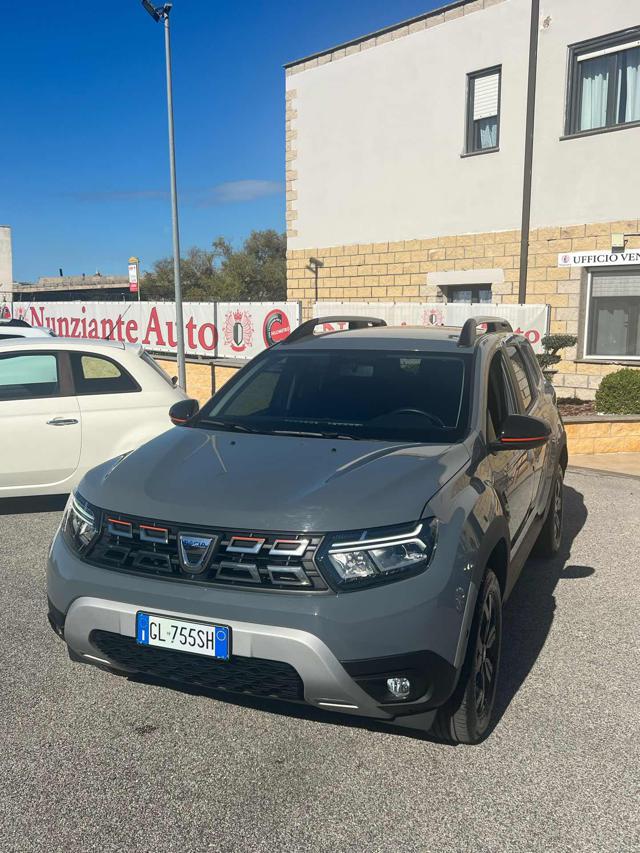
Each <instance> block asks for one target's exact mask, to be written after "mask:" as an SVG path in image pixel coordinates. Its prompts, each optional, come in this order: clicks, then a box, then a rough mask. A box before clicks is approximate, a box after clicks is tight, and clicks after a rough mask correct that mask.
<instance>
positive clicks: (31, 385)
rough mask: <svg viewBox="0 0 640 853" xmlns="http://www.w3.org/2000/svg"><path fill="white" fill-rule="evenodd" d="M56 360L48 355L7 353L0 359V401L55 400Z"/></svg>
mask: <svg viewBox="0 0 640 853" xmlns="http://www.w3.org/2000/svg"><path fill="white" fill-rule="evenodd" d="M59 393H60V380H59V375H58V360H57V358H56V357H55V355H53V354H51V353H37V354H36V353H33V354H27V355H23V354H13V353H12V354H11V355H5V356H2V357H1V358H0V400H28V399H30V398H34V397H56V396H57V395H58V394H59Z"/></svg>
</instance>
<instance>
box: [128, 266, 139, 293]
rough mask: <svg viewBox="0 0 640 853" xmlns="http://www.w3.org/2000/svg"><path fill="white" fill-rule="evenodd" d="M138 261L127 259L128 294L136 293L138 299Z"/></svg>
mask: <svg viewBox="0 0 640 853" xmlns="http://www.w3.org/2000/svg"><path fill="white" fill-rule="evenodd" d="M139 278H140V261H139V259H138V258H129V292H130V293H137V294H138V298H140V281H139Z"/></svg>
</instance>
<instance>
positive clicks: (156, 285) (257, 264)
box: [140, 230, 287, 302]
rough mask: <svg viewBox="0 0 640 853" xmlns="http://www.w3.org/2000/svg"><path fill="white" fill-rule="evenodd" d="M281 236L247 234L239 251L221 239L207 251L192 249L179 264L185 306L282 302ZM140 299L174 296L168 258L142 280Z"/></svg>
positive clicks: (283, 251)
mask: <svg viewBox="0 0 640 853" xmlns="http://www.w3.org/2000/svg"><path fill="white" fill-rule="evenodd" d="M286 249H287V246H286V238H285V236H284V234H279V233H278V232H277V231H273V230H268V231H252V232H251V234H250V235H249V236H248V237H247V239H246V240H245V241H244V244H243V246H242V248H241V249H238V250H237V251H236V250H234V249H233V247H232V246H231V244H230V243H229V242H228V241H227V240H225V239H224V238H223V237H218V238H217V239H216V240H214V241H213V243H212V246H211V249H210V250H206V249H198V248H195V247H194V248H192V249H189V251H188V252H187V255H186V257H184V258H182V260H181V262H180V272H181V280H182V295H183V298H184V299H185V301H188V302H214V301H232V302H252V301H265V302H272V301H278V300H282V299H286V295H287V270H286ZM140 295H141V297H142V299H147V300H163V299H167V300H171V299H173V298H174V279H173V260H172V259H171V258H162V259H161V260H159V261H156V263H155V264H154V265H153V269H152V270H151V271H150V272H148V273H146V274H145V276H144V278H143V279H142V287H141V293H140Z"/></svg>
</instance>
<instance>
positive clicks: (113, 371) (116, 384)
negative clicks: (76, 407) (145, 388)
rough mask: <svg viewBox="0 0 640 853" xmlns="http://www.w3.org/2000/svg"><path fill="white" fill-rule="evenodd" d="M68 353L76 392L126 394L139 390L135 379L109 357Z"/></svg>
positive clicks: (82, 393)
mask: <svg viewBox="0 0 640 853" xmlns="http://www.w3.org/2000/svg"><path fill="white" fill-rule="evenodd" d="M69 355H70V357H71V368H72V370H73V381H74V384H75V389H76V394H79V395H84V394H126V393H128V392H131V391H140V386H139V385H138V383H137V382H136V381H135V379H133V377H132V376H130V375H129V374H128V373H127V371H126V370H125V369H124V368H123V367H121V366H120V365H118V364H116V363H115V361H111V359H110V358H103V357H102V356H98V355H88V354H86V353H77V352H72V353H69Z"/></svg>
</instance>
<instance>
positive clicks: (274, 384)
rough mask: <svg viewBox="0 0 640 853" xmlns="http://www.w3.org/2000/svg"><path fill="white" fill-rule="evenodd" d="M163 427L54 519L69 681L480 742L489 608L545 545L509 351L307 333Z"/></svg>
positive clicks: (357, 331)
mask: <svg viewBox="0 0 640 853" xmlns="http://www.w3.org/2000/svg"><path fill="white" fill-rule="evenodd" d="M327 323H337V324H341V326H342V329H341V330H338V331H333V332H330V333H326V334H316V332H317V331H318V327H319V326H322V325H323V324H327ZM481 325H482V326H484V329H479V327H480V326H481ZM344 327H346V329H345V328H344ZM170 414H171V418H172V421H173V422H174V424H176V427H175V428H172V429H170V430H169V431H168V432H166V433H164V434H163V435H161V436H159V437H158V438H155V439H154V440H152V441H151V442H149V443H148V444H146V445H144V446H142V447H140V448H139V449H137V450H135V451H133V452H132V453H130V454H128V455H125V456H122V457H119V458H117V459H114V460H112V461H110V462H108V463H105V464H103V465H100V466H98V467H97V468H94V469H93V470H92V471H90V472H89V473H88V474H87V475H86V476H85V477H84V479H83V480H82V482H81V483H80V485H79V487H78V489H77V490H76V491H75V492H74V493H73V494H72V495H71V497H70V499H69V502H68V504H67V507H66V510H65V512H64V516H63V519H62V523H61V526H60V529H59V531H58V533H57V534H56V537H55V540H54V542H53V545H52V547H51V551H50V555H49V561H48V595H49V620H50V623H51V625H52V627H53V628H54V629H55V630H56V632H57V633H58V634H59V635H60V636H61V637H63V638H64V640H65V642H66V644H67V646H68V650H69V655H70V656H71V658H72V659H73V660H75V661H80V662H84V663H91V664H96V665H98V666H102V667H107V668H109V669H111V670H116V671H119V672H121V673H138V674H139V673H144V674H145V675H146V676H152V677H155V678H158V679H161V680H164V681H166V680H167V679H169V680H172V681H178V682H181V683H183V684H186V685H191V686H194V685H195V686H197V687H198V688H211V689H213V690H221V691H227V692H228V693H230V694H232V693H243V694H250V695H253V696H259V697H272V698H276V699H281V700H289V701H296V702H306V703H309V704H310V705H313V706H316V707H317V708H324V709H329V710H332V711H338V712H344V713H348V714H354V715H359V716H361V717H367V718H373V719H377V720H383V721H388V722H391V723H393V724H395V725H402V726H407V727H409V728H413V729H419V730H423V731H426V730H431V731H433V732H435V733H436V735H438V736H439V737H444V738H447V739H449V740H451V741H453V742H464V743H476V742H478V741H480V740H481V739H482V738H483V737H485V736H486V734H487V733H488V732H489V731H490V724H491V718H492V710H493V706H494V700H495V696H496V685H497V682H498V674H499V668H500V647H501V643H502V608H503V604H504V602H505V601H506V599H507V598H508V596H509V594H510V592H511V590H512V589H513V586H514V584H515V582H516V580H517V578H518V575H519V574H520V571H521V569H522V566H523V564H524V562H525V560H526V559H527V557H528V556H529V554H530V552H531V550H532V548H535V549H536V551H537V552H538V553H539V554H541V555H543V556H551V555H553V554H555V553H556V552H557V551H558V548H559V546H560V540H561V535H562V495H563V473H564V470H565V468H566V465H567V446H566V437H565V431H564V428H563V425H562V421H561V418H560V416H559V414H558V410H557V407H556V401H555V393H554V391H553V388H552V387H551V385H550V384H549V383H548V382H547V381H546V380H545V378H544V376H543V375H542V373H541V371H540V368H539V366H538V364H537V361H536V359H535V356H534V353H533V351H532V348H531V346H530V344H529V343H528V342H527V340H526V339H525V338H524V337H522V336H520V335H516V334H514V333H513V331H512V329H511V326H510V325H509V324H508V323H507V322H506V321H503V320H496V319H495V318H482V317H478V318H471V319H469V320H467V321H466V323H465V324H464V326H463V328H462V329H452V328H437V327H433V328H410V327H399V328H392V327H388V326H386V324H385V322H384V321H383V320H379V319H375V318H366V317H364V318H363V317H330V318H323V319H319V320H311V321H309V322H306V323H303V324H302V325H301V326H299V327H298V328H297V329H296V330H294V331H293V332H292V334H291V335H290V336H289V337H288V338H287V339H286V340H285V341H282V342H280V343H278V344H276V345H275V346H272V347H271V348H270V349H269V350H267V351H265V352H264V353H262V354H261V355H259V356H258V357H257V358H255V359H254V360H253V361H251V362H250V363H249V364H248V365H247V366H245V367H244V368H243V369H242V370H240V371H238V373H237V374H236V375H235V376H234V377H233V378H232V379H231V380H230V381H229V382H227V384H226V385H225V386H224V387H223V388H222V389H220V391H218V392H217V393H216V394H215V395H214V396H213V398H212V399H211V400H210V401H209V402H208V403H207V404H206V405H205V406H204V407H203V408H202V409H201V410H198V404H197V402H196V401H193V400H183V401H181V402H179V403H176V404H175V405H174V406H173V407H172V410H171V413H170Z"/></svg>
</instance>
